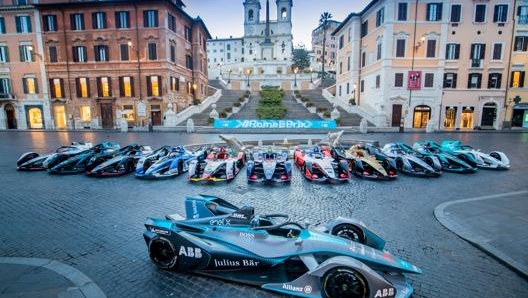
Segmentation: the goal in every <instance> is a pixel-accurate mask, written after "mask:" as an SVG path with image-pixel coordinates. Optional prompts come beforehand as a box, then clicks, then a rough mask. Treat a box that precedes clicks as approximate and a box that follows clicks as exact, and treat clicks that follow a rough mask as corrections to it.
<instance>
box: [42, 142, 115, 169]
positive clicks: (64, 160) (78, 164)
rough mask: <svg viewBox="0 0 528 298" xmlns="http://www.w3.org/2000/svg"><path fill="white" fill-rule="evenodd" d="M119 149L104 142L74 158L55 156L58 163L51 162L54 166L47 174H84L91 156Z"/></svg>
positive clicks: (112, 144)
mask: <svg viewBox="0 0 528 298" xmlns="http://www.w3.org/2000/svg"><path fill="white" fill-rule="evenodd" d="M119 148H120V146H119V144H117V143H114V142H108V141H104V142H101V143H99V144H97V145H95V146H93V147H92V148H90V149H88V150H84V151H83V152H81V153H79V154H76V155H74V156H68V155H65V154H57V155H56V157H55V158H57V159H58V160H59V161H60V162H58V163H55V162H53V164H54V166H51V167H49V168H48V173H50V174H54V175H67V174H80V173H84V171H85V169H86V165H87V164H88V162H89V161H90V159H91V158H92V157H93V156H95V155H98V154H105V153H108V152H113V151H116V150H119Z"/></svg>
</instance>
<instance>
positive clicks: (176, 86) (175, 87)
mask: <svg viewBox="0 0 528 298" xmlns="http://www.w3.org/2000/svg"><path fill="white" fill-rule="evenodd" d="M170 89H171V90H172V91H180V79H179V78H177V77H171V78H170Z"/></svg>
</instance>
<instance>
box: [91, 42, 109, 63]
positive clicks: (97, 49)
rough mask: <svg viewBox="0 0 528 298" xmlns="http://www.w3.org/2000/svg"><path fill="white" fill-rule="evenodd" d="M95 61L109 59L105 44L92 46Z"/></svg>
mask: <svg viewBox="0 0 528 298" xmlns="http://www.w3.org/2000/svg"><path fill="white" fill-rule="evenodd" d="M94 55H95V61H98V62H99V61H109V60H110V59H109V51H108V46H107V45H95V46H94Z"/></svg>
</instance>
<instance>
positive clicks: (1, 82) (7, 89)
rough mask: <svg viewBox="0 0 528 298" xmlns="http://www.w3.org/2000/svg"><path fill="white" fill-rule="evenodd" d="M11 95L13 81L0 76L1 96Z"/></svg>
mask: <svg viewBox="0 0 528 298" xmlns="http://www.w3.org/2000/svg"><path fill="white" fill-rule="evenodd" d="M10 96H11V81H10V80H9V79H8V78H0V97H2V98H7V97H10Z"/></svg>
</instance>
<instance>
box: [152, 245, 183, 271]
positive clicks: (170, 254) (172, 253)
mask: <svg viewBox="0 0 528 298" xmlns="http://www.w3.org/2000/svg"><path fill="white" fill-rule="evenodd" d="M149 256H150V259H152V261H153V262H154V263H155V264H156V265H157V266H158V267H160V268H163V269H172V268H174V266H176V262H177V261H178V255H177V254H176V250H175V249H174V246H173V245H172V243H171V242H170V241H169V240H168V239H166V238H163V237H159V238H156V239H154V240H152V241H151V242H150V244H149Z"/></svg>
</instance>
